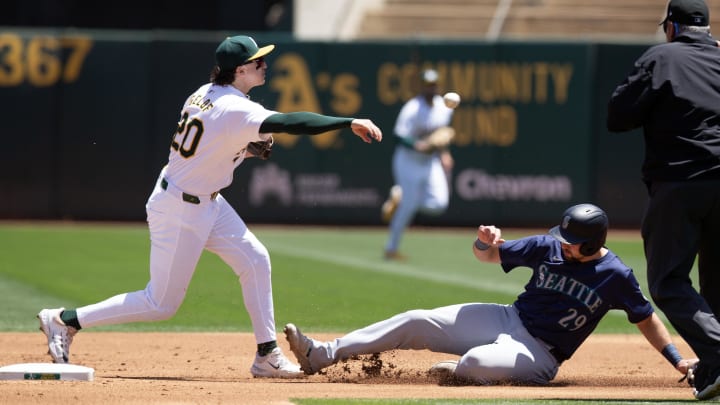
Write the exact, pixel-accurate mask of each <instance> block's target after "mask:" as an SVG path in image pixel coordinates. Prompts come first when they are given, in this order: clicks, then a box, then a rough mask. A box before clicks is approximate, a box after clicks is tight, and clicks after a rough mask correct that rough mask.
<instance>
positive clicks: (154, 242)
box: [38, 35, 382, 377]
mask: <svg viewBox="0 0 720 405" xmlns="http://www.w3.org/2000/svg"><path fill="white" fill-rule="evenodd" d="M273 49H274V45H268V46H265V47H262V48H259V47H258V46H257V44H256V43H255V41H254V40H253V39H252V38H250V37H248V36H243V35H239V36H234V37H230V38H227V39H225V40H224V41H223V42H222V43H221V44H220V45H219V46H218V48H217V50H216V53H215V59H216V63H217V64H216V66H215V67H214V68H213V71H212V73H211V83H208V84H205V85H203V86H202V87H200V88H199V89H198V90H196V91H195V92H193V93H192V94H191V95H190V96H189V97H188V99H187V101H186V102H185V105H184V106H183V108H182V110H181V112H180V122H179V123H178V127H177V132H176V133H175V134H174V136H173V138H172V142H171V147H170V156H169V160H168V163H167V165H166V166H165V167H164V168H163V169H162V172H161V173H160V176H159V177H158V180H157V184H156V185H155V189H154V190H153V191H152V194H151V195H150V198H149V199H148V201H147V205H146V207H147V220H148V224H149V228H150V240H151V250H150V282H149V283H148V284H147V286H146V287H145V289H144V290H140V291H135V292H130V293H125V294H120V295H116V296H114V297H111V298H108V299H107V300H105V301H102V302H99V303H96V304H92V305H88V306H83V307H79V308H77V309H74V310H64V309H63V308H59V309H43V310H42V311H40V313H39V314H38V318H39V319H40V326H41V330H42V331H43V332H44V333H45V334H46V335H47V338H48V348H49V352H50V354H51V356H52V358H53V360H54V361H55V362H57V363H67V362H68V361H69V356H70V344H71V343H72V340H73V337H74V335H75V333H76V332H77V331H78V330H80V328H81V327H82V328H88V327H92V326H99V325H111V324H119V323H127V322H138V321H157V320H163V319H168V318H170V317H172V316H173V315H174V314H175V312H176V311H177V309H178V307H179V306H180V304H181V303H182V301H183V299H184V298H185V292H186V291H187V287H188V283H189V282H190V279H191V278H192V275H193V272H194V271H195V266H196V265H197V263H198V260H199V258H200V255H201V253H202V252H203V250H204V249H207V250H208V251H210V252H213V253H215V254H217V255H218V256H220V257H221V258H222V259H223V260H224V261H225V263H227V264H228V265H229V266H230V267H231V268H232V270H233V271H234V272H235V274H236V275H237V276H238V277H239V279H240V284H241V285H242V295H243V300H244V303H245V308H246V309H247V311H248V313H249V315H250V320H251V321H252V326H253V330H254V333H255V339H256V342H257V343H258V346H257V355H256V357H255V361H254V363H253V365H252V367H251V369H250V371H251V373H252V375H253V376H255V377H299V376H302V372H301V371H300V367H299V366H298V365H296V364H293V363H292V362H290V361H289V360H288V359H287V358H286V357H285V356H284V355H283V353H282V351H281V350H280V348H278V347H277V342H276V334H275V318H274V310H273V298H272V286H271V277H270V257H269V254H268V251H267V249H266V248H265V246H263V244H262V243H261V242H260V241H259V240H258V239H257V238H256V237H255V235H254V234H253V233H252V232H251V231H250V230H249V229H248V227H247V225H246V224H245V222H244V221H243V220H242V219H241V218H240V216H239V215H238V214H237V213H236V212H235V210H234V209H233V208H232V207H231V206H230V204H229V203H228V202H227V201H226V200H225V199H224V198H223V196H222V195H221V194H219V192H218V190H221V189H223V188H225V187H228V186H229V185H230V184H231V182H232V179H233V171H234V169H235V168H236V167H237V166H239V165H240V164H241V163H242V162H243V160H244V159H245V158H246V157H251V156H253V153H252V149H253V148H254V147H255V146H257V145H258V144H257V143H254V142H261V144H260V145H262V142H264V141H269V140H271V139H272V137H271V133H272V132H287V133H292V134H318V133H322V132H325V131H329V130H333V129H338V128H350V129H351V130H352V131H353V132H354V133H355V135H357V136H359V137H360V138H362V140H363V141H365V142H368V143H370V142H372V141H373V140H375V141H381V140H382V132H381V131H380V129H379V128H378V127H377V126H375V124H373V122H372V121H370V120H367V119H354V118H338V117H329V116H324V115H318V114H313V113H309V112H297V113H289V114H282V113H278V112H276V111H271V110H267V109H265V108H264V107H263V106H261V105H260V104H258V103H255V102H252V101H250V99H249V98H248V91H250V89H252V88H253V87H255V86H259V85H262V84H264V83H265V73H266V71H267V68H268V66H267V64H266V63H265V62H264V60H263V57H264V56H265V55H267V54H268V53H270V52H271V51H272V50H273ZM264 145H265V147H267V146H269V145H271V143H269V142H268V143H265V144H264ZM255 149H258V150H259V151H256V152H255V153H262V149H263V147H262V146H261V147H259V148H255Z"/></svg>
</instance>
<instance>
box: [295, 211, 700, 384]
mask: <svg viewBox="0 0 720 405" xmlns="http://www.w3.org/2000/svg"><path fill="white" fill-rule="evenodd" d="M607 227H608V219H607V215H606V214H605V212H603V211H602V210H601V209H600V208H599V207H597V206H595V205H592V204H579V205H576V206H572V207H570V208H568V209H567V210H566V211H565V213H563V217H562V219H561V221H560V225H558V226H556V227H554V228H552V229H551V230H550V232H549V233H550V234H549V235H534V236H529V237H525V238H521V239H518V240H508V241H506V240H505V239H503V238H502V233H501V231H500V229H498V228H496V227H495V226H492V225H489V226H486V225H480V226H479V227H478V231H477V239H476V240H475V241H474V242H473V244H472V251H473V254H474V255H475V257H476V258H477V259H478V260H480V261H483V262H490V263H498V264H500V265H501V266H502V270H503V271H505V272H506V273H507V272H510V271H512V270H513V269H515V268H518V267H529V268H530V269H531V270H532V273H531V276H530V280H529V281H528V283H527V284H526V285H525V290H524V291H523V292H522V293H521V294H520V295H519V296H518V297H517V300H516V301H515V302H514V303H513V304H512V305H503V304H491V303H467V304H458V305H450V306H446V307H440V308H435V309H430V310H424V309H418V310H411V311H407V312H404V313H401V314H398V315H395V316H393V317H391V318H388V319H385V320H383V321H380V322H376V323H374V324H372V325H369V326H366V327H364V328H361V329H358V330H355V331H352V332H350V333H348V334H347V335H345V336H342V337H339V338H337V339H335V340H332V341H328V342H322V341H318V340H314V339H311V338H308V337H307V336H305V335H303V334H302V333H301V332H300V330H299V329H298V328H297V326H295V325H294V324H288V325H286V326H285V335H286V337H287V339H288V342H289V343H290V349H291V350H292V352H293V353H294V354H295V356H296V357H297V359H298V361H299V362H300V366H301V368H302V369H303V371H304V372H305V373H307V374H315V373H317V372H318V371H320V370H322V369H323V368H326V367H328V366H330V365H332V364H335V363H337V362H338V361H341V360H344V359H348V358H351V357H353V356H355V355H360V354H373V353H381V352H385V351H389V350H395V349H414V350H423V349H426V350H430V351H433V352H442V353H449V354H454V355H457V356H460V357H459V359H458V360H455V361H445V362H441V363H438V364H436V365H435V366H434V367H432V368H431V369H430V370H431V372H432V373H436V374H438V375H439V376H440V377H445V378H450V380H451V381H453V382H465V383H472V384H493V383H505V382H515V383H521V384H547V383H549V382H550V381H551V380H552V379H553V378H555V375H556V374H557V372H558V368H559V366H560V364H562V362H563V361H565V360H567V359H569V358H570V357H571V356H572V355H573V353H575V351H576V350H577V349H578V347H579V346H580V345H581V344H582V343H583V342H584V341H585V339H586V338H587V337H588V336H589V335H590V334H591V333H592V331H593V330H595V327H596V326H597V325H598V323H599V322H600V320H601V319H602V318H603V317H604V316H605V315H606V314H607V312H608V311H610V310H612V309H618V310H622V311H624V312H625V313H626V315H627V318H628V321H630V322H631V323H633V324H635V325H637V327H638V329H639V330H640V331H641V332H642V334H643V336H645V338H646V339H647V341H648V342H649V343H650V344H651V345H652V346H653V347H654V348H655V349H656V350H657V351H658V352H660V353H662V355H663V356H664V357H665V358H666V359H667V360H668V362H669V363H670V364H671V365H672V366H673V367H674V368H675V369H677V370H678V371H679V372H680V373H682V374H685V373H687V371H688V367H690V366H692V365H693V364H695V363H696V362H697V359H683V358H682V357H681V356H680V354H679V353H678V351H677V348H676V347H675V345H674V344H673V343H672V340H671V336H670V333H669V332H668V330H667V329H666V328H665V325H664V324H663V323H662V321H661V320H660V318H659V317H658V316H657V315H656V314H655V312H654V310H653V308H652V305H651V304H650V302H649V301H648V300H647V299H646V298H645V296H644V295H643V294H642V291H641V290H640V286H639V285H638V282H637V280H636V279H635V276H634V275H633V272H632V270H631V269H630V268H629V267H627V266H626V265H625V264H624V263H623V262H622V261H621V260H620V258H619V257H617V256H616V255H615V254H614V253H613V252H612V251H610V250H609V249H607V248H606V247H605V246H604V244H605V239H606V235H607ZM608 355H609V356H613V355H617V354H613V353H609V354H608Z"/></svg>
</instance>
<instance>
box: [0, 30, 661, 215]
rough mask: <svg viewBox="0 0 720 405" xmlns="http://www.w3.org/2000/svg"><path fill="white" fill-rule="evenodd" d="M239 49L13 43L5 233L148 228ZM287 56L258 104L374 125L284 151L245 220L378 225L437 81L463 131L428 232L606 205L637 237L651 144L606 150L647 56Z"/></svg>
mask: <svg viewBox="0 0 720 405" xmlns="http://www.w3.org/2000/svg"><path fill="white" fill-rule="evenodd" d="M224 36H225V33H201V34H198V33H192V34H189V33H178V32H175V33H173V32H164V31H152V32H146V31H143V32H107V31H103V32H97V31H67V30H63V31H26V30H7V31H0V58H1V59H0V62H1V68H0V94H2V96H1V97H0V111H2V117H3V121H4V125H3V126H2V128H3V132H4V134H5V136H4V142H3V145H4V148H3V151H4V153H3V158H2V159H0V173H1V174H0V193H1V194H0V218H11V219H35V218H39V219H78V220H143V219H144V218H145V210H144V204H145V200H146V198H147V196H148V194H149V192H150V191H151V189H152V187H153V184H154V182H155V179H156V176H157V173H158V172H159V170H160V169H161V167H162V166H163V165H164V163H165V161H166V160H167V154H168V152H169V145H170V139H171V136H172V134H173V132H174V130H175V126H176V123H177V120H178V118H179V109H180V107H181V105H182V104H183V102H184V100H185V98H186V97H187V96H188V95H189V94H190V93H191V92H192V91H193V90H195V89H196V88H197V87H199V86H200V85H202V84H203V83H205V82H207V81H208V76H209V72H210V69H211V67H212V64H213V54H214V49H215V47H216V45H217V43H219V41H221V40H222V39H223V38H224ZM255 37H256V39H257V40H258V42H260V43H274V44H276V45H277V48H276V50H275V51H274V52H273V53H272V54H271V55H270V57H269V58H268V62H269V65H270V69H269V71H268V78H267V82H266V85H265V86H263V87H262V88H257V89H254V90H252V91H251V94H250V95H251V98H252V99H253V100H256V101H258V102H260V103H262V104H263V105H264V106H266V107H267V108H269V109H274V110H277V111H282V112H289V111H301V110H303V111H314V112H318V113H323V114H329V115H340V116H355V117H367V118H371V119H373V120H374V121H375V122H376V123H377V124H378V125H379V126H380V127H381V128H382V130H383V131H384V134H385V140H384V141H383V142H382V143H381V144H374V145H367V144H365V143H363V142H362V141H361V140H360V139H358V138H356V137H354V136H353V135H352V133H351V132H350V131H349V130H340V131H334V132H331V133H327V134H323V135H319V136H314V137H309V136H300V137H297V136H291V135H287V134H277V135H276V147H275V150H274V153H273V157H272V159H271V160H269V161H266V162H264V161H253V160H249V161H247V162H246V163H243V164H242V165H241V166H240V167H239V168H238V169H237V170H236V172H235V182H234V183H233V185H232V186H230V187H229V188H228V189H226V190H223V194H224V195H225V197H226V198H227V199H228V200H229V201H231V203H232V204H233V205H234V206H235V207H236V208H237V210H238V212H239V213H240V215H241V216H242V217H243V218H244V219H245V220H246V221H248V222H251V223H252V222H256V223H257V222H264V223H292V224H295V223H297V224H350V225H354V224H368V225H373V224H380V215H379V209H380V206H381V204H382V202H383V200H384V199H385V197H386V194H387V191H388V189H389V188H390V186H391V185H392V184H393V180H392V174H391V157H392V153H393V149H394V146H395V142H394V139H393V125H394V121H395V117H396V115H397V113H398V111H399V110H400V107H401V106H402V103H403V102H404V101H405V100H407V99H408V98H410V97H412V96H413V95H414V94H415V91H416V78H417V76H418V71H419V70H420V69H422V68H424V67H433V68H435V69H437V70H438V72H439V73H440V85H441V87H442V88H443V89H445V90H452V91H456V92H458V93H460V94H461V96H462V97H463V102H462V104H461V106H460V107H459V108H458V109H457V111H456V114H455V117H454V121H453V125H454V126H455V128H456V130H457V136H456V138H455V139H454V141H453V145H452V152H453V155H454V158H455V168H454V170H453V174H452V179H451V189H452V196H451V202H450V209H449V210H448V211H447V212H446V213H445V214H443V215H441V216H438V217H432V218H431V217H418V218H417V221H416V222H417V223H419V224H426V225H448V226H476V225H477V224H479V223H494V224H497V225H503V226H547V225H549V224H552V223H554V222H556V221H557V219H558V215H559V213H560V212H561V211H562V210H563V209H564V208H565V207H566V206H568V205H570V204H574V203H578V202H585V201H590V202H595V203H597V204H599V205H601V206H603V207H604V208H606V210H607V211H608V213H609V214H610V217H611V222H612V223H613V224H615V225H617V226H623V227H634V226H638V225H639V223H640V218H641V215H642V209H643V205H644V202H645V190H644V189H643V185H642V183H641V182H640V180H639V177H640V175H639V167H640V161H641V159H642V154H643V150H642V138H641V135H640V133H639V132H638V131H635V132H632V133H627V134H608V133H607V131H606V130H605V126H604V121H605V111H606V102H607V99H608V97H609V95H610V93H611V92H612V89H613V88H614V86H615V85H616V84H617V83H618V82H619V81H620V80H622V78H623V76H624V74H625V73H626V72H627V71H628V69H629V68H630V67H631V66H632V63H633V61H634V59H635V58H636V57H637V56H639V55H640V53H641V52H642V51H643V50H644V49H645V48H647V46H648V45H649V44H594V43H544V42H543V43H541V42H533V43H523V42H493V43H487V42H472V41H462V42H461V41H453V42H441V41H393V42H361V43H335V42H298V41H295V40H293V39H292V38H290V37H288V36H271V35H268V34H265V35H261V34H258V35H256V36H255Z"/></svg>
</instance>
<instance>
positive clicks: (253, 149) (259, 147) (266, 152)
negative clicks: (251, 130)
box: [247, 136, 274, 160]
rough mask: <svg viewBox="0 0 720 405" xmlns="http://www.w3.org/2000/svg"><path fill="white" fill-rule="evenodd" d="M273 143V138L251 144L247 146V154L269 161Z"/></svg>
mask: <svg viewBox="0 0 720 405" xmlns="http://www.w3.org/2000/svg"><path fill="white" fill-rule="evenodd" d="M273 142H274V140H273V137H272V136H270V138H269V139H268V140H267V141H255V142H250V143H248V145H247V153H249V154H250V155H252V156H255V157H257V158H260V159H262V160H268V159H270V155H271V154H272V147H273Z"/></svg>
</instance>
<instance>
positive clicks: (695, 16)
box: [660, 0, 710, 27]
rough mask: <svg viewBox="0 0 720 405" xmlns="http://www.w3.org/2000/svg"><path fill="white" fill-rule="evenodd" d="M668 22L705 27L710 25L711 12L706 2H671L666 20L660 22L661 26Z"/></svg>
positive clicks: (683, 0)
mask: <svg viewBox="0 0 720 405" xmlns="http://www.w3.org/2000/svg"><path fill="white" fill-rule="evenodd" d="M667 21H670V22H674V23H678V24H682V25H692V26H697V27H705V26H708V25H710V11H709V10H708V6H707V4H705V0H670V2H669V3H668V7H667V14H666V15H665V19H664V20H662V21H661V22H660V25H663V24H665V23H666V22H667Z"/></svg>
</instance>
